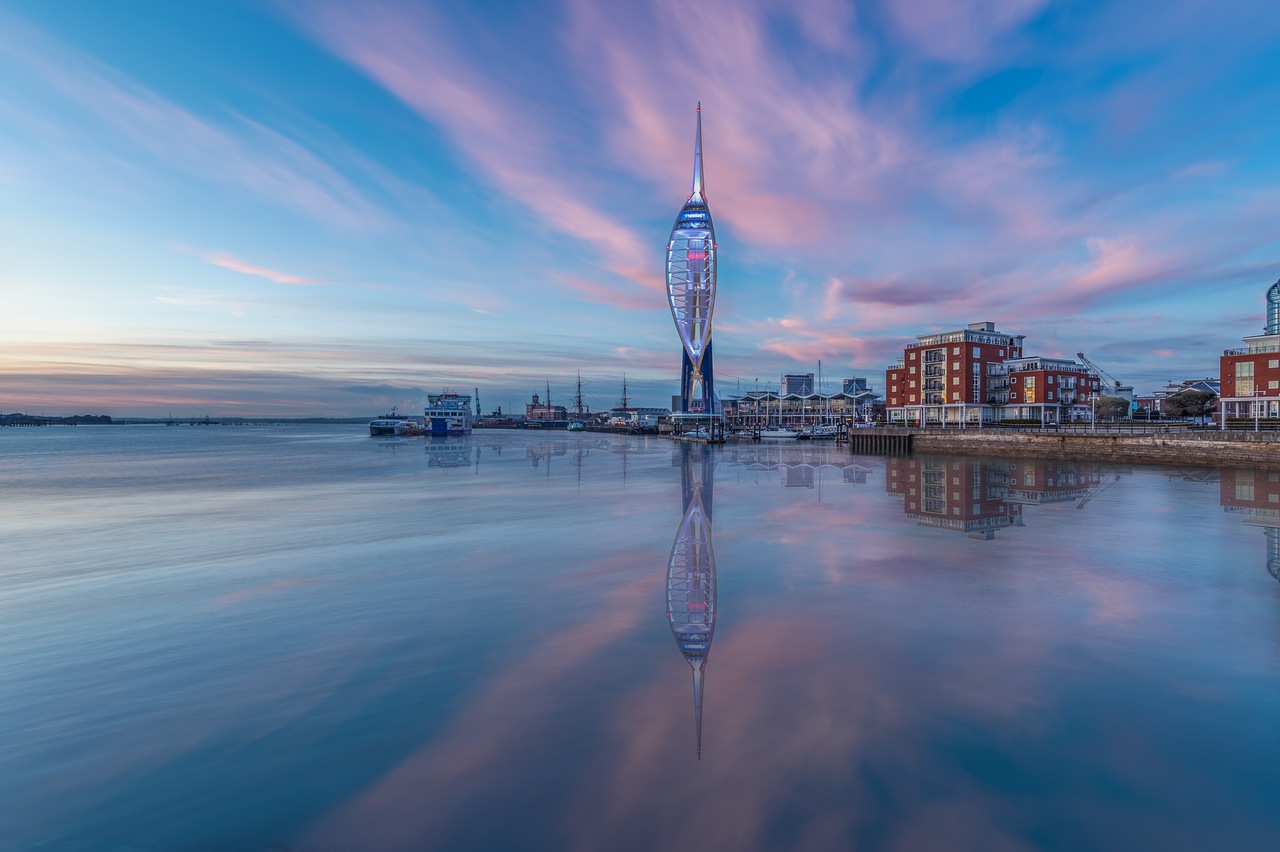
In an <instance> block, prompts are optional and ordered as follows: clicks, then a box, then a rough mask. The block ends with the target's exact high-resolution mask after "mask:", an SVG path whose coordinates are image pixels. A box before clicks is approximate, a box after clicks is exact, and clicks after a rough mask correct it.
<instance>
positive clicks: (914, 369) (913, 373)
mask: <svg viewBox="0 0 1280 852" xmlns="http://www.w3.org/2000/svg"><path fill="white" fill-rule="evenodd" d="M907 372H908V373H910V374H911V375H913V376H914V375H915V374H916V368H915V367H908V368H907Z"/></svg>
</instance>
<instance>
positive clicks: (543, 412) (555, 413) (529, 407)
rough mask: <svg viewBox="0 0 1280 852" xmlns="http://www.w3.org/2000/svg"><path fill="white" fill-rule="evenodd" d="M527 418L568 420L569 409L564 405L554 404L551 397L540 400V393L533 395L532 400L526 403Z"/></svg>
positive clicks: (525, 413)
mask: <svg viewBox="0 0 1280 852" xmlns="http://www.w3.org/2000/svg"><path fill="white" fill-rule="evenodd" d="M524 419H525V420H568V419H569V411H568V410H567V409H566V408H565V407H564V406H563V405H552V404H551V400H550V398H548V399H547V401H546V402H545V403H544V402H539V401H538V395H537V394H536V393H535V394H534V395H533V401H532V402H526V403H525V404H524Z"/></svg>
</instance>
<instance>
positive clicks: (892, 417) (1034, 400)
mask: <svg viewBox="0 0 1280 852" xmlns="http://www.w3.org/2000/svg"><path fill="white" fill-rule="evenodd" d="M1024 339H1025V336H1024V335H1021V334H1016V335H1015V334H1005V333H1003V332H1000V331H997V330H996V327H995V323H991V322H975V323H970V324H969V326H968V327H967V328H964V329H960V330H958V331H949V332H944V333H942V334H926V335H921V336H920V337H919V338H917V340H918V341H919V342H918V343H912V344H910V345H908V346H907V347H906V349H904V350H903V352H902V357H901V358H899V359H898V362H897V363H896V364H893V365H890V366H889V368H888V369H886V370H885V409H886V413H887V416H888V419H889V421H890V422H897V423H902V424H919V425H925V424H951V425H961V424H963V425H970V426H979V425H981V424H983V423H996V422H999V421H1000V420H1005V419H1011V418H1017V419H1038V420H1041V421H1042V422H1049V423H1056V422H1063V421H1069V420H1084V419H1088V418H1089V416H1090V414H1089V411H1090V404H1091V402H1092V400H1093V398H1094V397H1095V396H1096V395H1097V394H1098V390H1099V387H1100V383H1099V380H1098V377H1097V375H1095V374H1094V373H1092V372H1091V371H1090V370H1089V369H1088V368H1086V367H1085V366H1084V365H1083V364H1078V363H1076V362H1075V361H1070V360H1065V359H1061V358H1044V357H1029V358H1027V357H1023V354H1022V350H1023V340H1024Z"/></svg>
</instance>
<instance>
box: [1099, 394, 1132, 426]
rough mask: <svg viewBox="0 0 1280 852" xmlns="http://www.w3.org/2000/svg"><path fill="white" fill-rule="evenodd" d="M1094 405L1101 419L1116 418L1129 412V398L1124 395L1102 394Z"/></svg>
mask: <svg viewBox="0 0 1280 852" xmlns="http://www.w3.org/2000/svg"><path fill="white" fill-rule="evenodd" d="M1094 405H1095V408H1094V411H1095V412H1097V415H1098V419H1099V420H1115V419H1116V418H1117V417H1124V416H1125V415H1126V414H1128V413H1129V400H1127V399H1125V398H1124V397H1122V396H1100V397H1098V401H1097V402H1096V403H1095V404H1094Z"/></svg>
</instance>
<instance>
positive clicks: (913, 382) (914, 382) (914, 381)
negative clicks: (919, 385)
mask: <svg viewBox="0 0 1280 852" xmlns="http://www.w3.org/2000/svg"><path fill="white" fill-rule="evenodd" d="M915 386H916V380H915V379H912V380H911V381H909V382H907V387H909V388H913V387H915Z"/></svg>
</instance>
